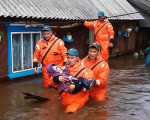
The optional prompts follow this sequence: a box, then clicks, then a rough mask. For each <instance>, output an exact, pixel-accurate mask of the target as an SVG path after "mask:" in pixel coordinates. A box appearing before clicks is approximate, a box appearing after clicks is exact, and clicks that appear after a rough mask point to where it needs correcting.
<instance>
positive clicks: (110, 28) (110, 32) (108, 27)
mask: <svg viewBox="0 0 150 120" xmlns="http://www.w3.org/2000/svg"><path fill="white" fill-rule="evenodd" d="M107 31H108V34H109V37H110V39H111V41H110V42H112V40H113V39H114V30H113V26H112V24H111V23H108V25H107Z"/></svg>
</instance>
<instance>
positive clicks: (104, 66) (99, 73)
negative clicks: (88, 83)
mask: <svg viewBox="0 0 150 120" xmlns="http://www.w3.org/2000/svg"><path fill="white" fill-rule="evenodd" d="M99 61H102V62H100V63H99V64H98V65H97V66H96V67H95V68H94V69H93V70H92V71H93V74H94V78H95V79H96V84H95V85H94V86H93V87H92V88H91V90H90V97H93V98H95V99H96V100H105V94H106V91H107V80H108V75H109V66H108V63H107V62H105V61H104V60H103V59H102V58H101V57H100V56H98V57H97V59H96V60H91V59H89V57H88V56H87V57H85V58H84V59H83V60H82V62H83V65H84V66H86V67H88V68H89V69H91V68H92V67H93V66H94V65H95V64H97V63H98V62H99Z"/></svg>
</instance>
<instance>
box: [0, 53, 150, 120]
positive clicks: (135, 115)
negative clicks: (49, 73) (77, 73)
mask: <svg viewBox="0 0 150 120" xmlns="http://www.w3.org/2000/svg"><path fill="white" fill-rule="evenodd" d="M109 65H110V74H109V79H108V91H107V95H106V100H105V101H96V100H94V99H91V98H90V100H89V101H88V102H87V103H86V105H85V106H84V107H83V108H81V109H79V110H78V111H77V112H76V113H73V114H65V106H62V105H61V100H60V99H59V97H60V96H59V93H58V91H56V90H50V89H48V88H44V87H43V84H42V78H41V77H35V78H31V79H30V80H20V81H18V80H17V81H15V80H13V81H11V82H7V83H5V82H4V83H0V120H70V119H71V120H150V114H149V113H150V67H148V68H146V67H145V65H144V59H136V58H134V57H133V55H127V56H122V57H118V58H114V59H111V60H109ZM21 92H29V93H32V94H35V95H39V96H44V97H47V98H50V99H51V100H49V101H46V102H39V101H36V100H33V99H28V100H25V99H24V95H23V94H22V93H21Z"/></svg>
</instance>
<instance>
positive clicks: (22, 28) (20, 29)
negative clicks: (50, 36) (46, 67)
mask: <svg viewBox="0 0 150 120" xmlns="http://www.w3.org/2000/svg"><path fill="white" fill-rule="evenodd" d="M5 26H6V27H7V38H8V77H9V78H10V79H12V78H17V77H22V76H27V75H32V74H34V72H33V70H28V71H23V72H21V71H20V72H16V73H13V72H12V51H11V48H12V46H11V32H31V31H34V32H37V31H42V28H26V27H25V26H10V24H9V23H6V24H5ZM41 72H42V71H41V69H40V68H39V73H41Z"/></svg>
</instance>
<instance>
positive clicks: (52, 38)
mask: <svg viewBox="0 0 150 120" xmlns="http://www.w3.org/2000/svg"><path fill="white" fill-rule="evenodd" d="M54 39H55V36H54V35H52V37H51V38H50V39H49V40H45V39H44V38H42V40H43V41H44V42H49V41H52V40H54Z"/></svg>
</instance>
